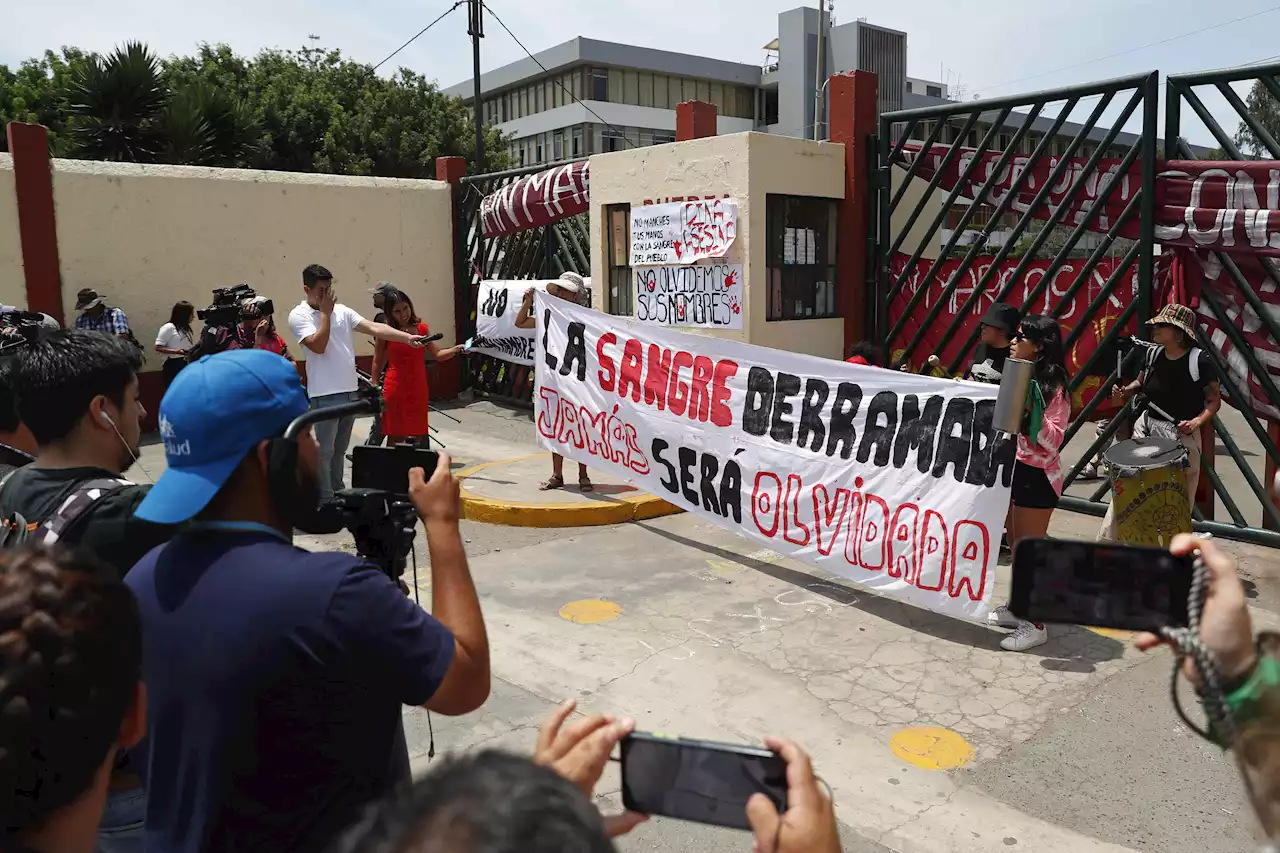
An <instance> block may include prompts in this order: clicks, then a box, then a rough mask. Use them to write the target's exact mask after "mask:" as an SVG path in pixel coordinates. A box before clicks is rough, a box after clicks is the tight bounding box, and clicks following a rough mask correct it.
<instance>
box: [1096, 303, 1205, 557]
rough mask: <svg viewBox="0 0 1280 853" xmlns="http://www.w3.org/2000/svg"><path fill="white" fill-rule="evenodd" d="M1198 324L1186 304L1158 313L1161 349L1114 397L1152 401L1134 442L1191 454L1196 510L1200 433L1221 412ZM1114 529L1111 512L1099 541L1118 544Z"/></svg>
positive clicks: (1155, 333) (1156, 336)
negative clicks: (1176, 444) (1165, 444)
mask: <svg viewBox="0 0 1280 853" xmlns="http://www.w3.org/2000/svg"><path fill="white" fill-rule="evenodd" d="M1195 322H1196V315H1195V312H1194V311H1192V310H1191V309H1190V308H1188V307H1187V306H1185V305H1176V304H1172V303H1171V304H1169V305H1166V306H1164V308H1162V309H1160V313H1159V314H1157V315H1156V316H1155V317H1153V318H1151V320H1149V321H1148V322H1147V325H1148V326H1151V327H1153V328H1152V334H1151V337H1152V340H1154V341H1155V342H1156V343H1157V344H1159V345H1160V348H1159V349H1152V350H1151V352H1150V354H1149V355H1148V356H1147V362H1146V364H1145V365H1144V367H1143V370H1142V373H1141V374H1139V376H1138V378H1137V379H1136V380H1135V381H1133V382H1130V383H1129V384H1127V385H1124V386H1121V385H1118V384H1117V385H1116V387H1115V388H1114V389H1112V392H1111V393H1113V394H1115V395H1116V396H1117V397H1122V398H1124V399H1126V400H1127V399H1129V398H1130V397H1132V396H1133V395H1135V394H1137V393H1138V392H1142V393H1143V394H1144V395H1146V397H1147V399H1148V400H1149V401H1150V402H1151V405H1150V406H1149V407H1148V408H1147V410H1146V411H1145V412H1143V413H1142V416H1141V417H1140V418H1138V420H1137V421H1136V422H1135V423H1134V425H1133V437H1134V438H1172V439H1175V440H1177V441H1180V442H1181V443H1182V446H1183V447H1185V448H1186V449H1187V455H1188V457H1189V459H1188V461H1189V462H1190V463H1191V467H1190V468H1189V469H1187V494H1188V496H1189V497H1190V499H1191V504H1192V506H1194V505H1195V502H1196V486H1197V485H1198V484H1199V482H1200V429H1201V427H1203V426H1204V425H1205V424H1207V423H1211V422H1212V420H1213V416H1214V415H1216V414H1217V413H1218V410H1219V409H1221V408H1222V389H1221V386H1220V385H1219V383H1218V373H1217V370H1216V368H1215V367H1214V364H1213V359H1212V358H1211V357H1210V356H1209V354H1208V353H1206V352H1205V351H1204V350H1202V349H1200V348H1199V347H1197V346H1196V334H1195ZM1112 506H1114V503H1113V504H1112ZM1115 527H1116V524H1115V513H1114V511H1113V509H1112V508H1111V507H1108V508H1107V515H1106V518H1104V519H1103V520H1102V529H1101V530H1100V531H1099V532H1098V538H1099V539H1104V540H1114V539H1115V538H1116V529H1115ZM1188 532H1190V531H1188Z"/></svg>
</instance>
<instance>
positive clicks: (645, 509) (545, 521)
mask: <svg viewBox="0 0 1280 853" xmlns="http://www.w3.org/2000/svg"><path fill="white" fill-rule="evenodd" d="M550 455H551V454H549V453H537V454H533V455H532V456H520V457H517V458H515V459H502V460H499V461H497V462H485V463H483V464H481V465H473V466H472V467H470V468H467V469H465V470H462V471H459V472H458V474H457V478H458V480H459V481H460V482H461V484H462V488H461V492H462V517H463V518H465V519H467V520H469V521H483V522H486V523H488V524H504V525H506V526H508V527H601V526H604V525H609V524H623V523H625V522H628V521H646V520H648V519H651V518H661V517H662V516H664V515H674V514H675V513H678V512H683V510H682V509H680V507H677V506H674V505H672V504H669V503H667V502H666V501H664V500H662V499H661V498H657V497H654V496H653V495H647V494H643V493H642V494H638V495H635V496H633V497H626V498H607V499H601V500H595V501H584V502H582V503H572V504H564V503H530V502H526V501H506V500H499V499H497V498H489V497H484V496H482V495H477V494H475V493H474V492H471V491H468V490H467V487H466V480H467V478H468V477H473V476H475V475H476V474H479V473H480V472H481V471H485V470H488V469H489V468H495V467H497V466H500V465H512V464H515V463H517V462H527V461H528V460H530V459H543V458H548V457H550Z"/></svg>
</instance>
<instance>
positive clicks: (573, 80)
mask: <svg viewBox="0 0 1280 853" xmlns="http://www.w3.org/2000/svg"><path fill="white" fill-rule="evenodd" d="M586 73H587V71H586V69H585V68H579V69H577V70H576V71H570V72H569V93H570V94H571V95H573V100H574V102H575V103H576V102H577V101H580V100H582V77H583V75H584V74H586Z"/></svg>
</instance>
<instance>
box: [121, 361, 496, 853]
mask: <svg viewBox="0 0 1280 853" xmlns="http://www.w3.org/2000/svg"><path fill="white" fill-rule="evenodd" d="M307 408H308V401H307V395H306V392H305V391H304V390H303V388H302V384H301V382H300V381H299V380H298V374H297V371H295V370H294V368H293V366H292V365H291V364H289V362H287V361H285V360H284V359H282V358H280V357H279V356H278V355H275V354H274V353H271V352H268V351H266V350H236V351H231V352H226V353H221V354H218V355H213V356H208V357H206V358H202V359H200V360H199V361H198V362H196V363H195V364H193V365H191V366H189V367H188V368H187V369H186V370H184V371H182V373H180V374H179V375H178V377H177V379H175V380H174V382H173V385H172V386H170V388H169V391H168V393H167V394H166V395H165V398H164V401H163V402H162V403H161V404H160V428H161V433H162V435H163V438H164V446H165V456H166V458H167V460H168V466H169V467H168V470H167V471H166V472H165V473H164V475H163V476H162V477H161V478H160V479H159V481H158V482H157V483H156V485H155V486H154V487H153V488H152V490H151V492H150V493H149V494H148V495H147V497H146V499H145V500H144V501H143V502H142V503H141V504H140V505H139V507H138V510H137V514H138V515H139V516H140V517H142V518H145V519H148V520H151V521H159V520H161V519H167V520H168V521H167V522H166V523H179V522H190V523H188V524H187V525H186V526H185V527H184V528H183V533H182V534H181V535H179V536H177V537H175V538H174V539H173V540H172V541H171V542H170V543H169V544H167V545H165V546H163V547H161V548H157V549H156V550H154V551H152V552H151V553H150V554H148V555H147V556H146V557H145V558H144V559H143V560H142V561H141V562H139V563H138V565H137V566H135V567H134V568H133V570H132V571H131V572H130V573H129V575H128V577H127V579H126V582H127V583H128V585H129V587H130V588H131V589H133V591H134V593H135V595H136V596H137V598H138V603H139V606H140V609H141V612H142V623H143V643H144V650H143V652H144V654H143V659H144V666H143V680H144V682H145V683H146V685H147V691H148V696H149V703H150V705H149V707H150V713H149V715H148V730H147V741H146V744H145V747H144V748H145V751H146V755H145V757H144V758H145V764H144V767H145V768H146V769H145V774H144V775H145V778H146V782H147V788H148V790H149V792H150V794H151V796H150V798H149V802H148V807H147V820H146V846H147V849H150V850H163V851H166V853H181V851H191V853H196V851H200V852H201V853H216V851H256V850H262V851H268V850H269V851H281V852H282V853H284V851H294V850H297V851H303V850H307V851H311V850H319V849H322V848H323V847H325V846H326V844H327V843H328V842H329V841H330V839H332V838H333V837H334V836H336V834H337V833H338V832H339V831H340V830H341V829H342V828H344V827H345V826H347V825H348V824H350V823H351V822H353V821H354V820H355V819H356V818H357V817H358V816H359V815H360V813H361V810H362V809H363V807H364V806H365V805H366V804H367V803H369V802H370V801H373V800H376V799H378V798H380V797H383V796H385V795H387V794H389V793H390V792H391V791H392V790H394V789H395V788H397V787H398V786H399V785H401V784H403V783H406V782H408V781H409V759H408V750H407V748H406V745H405V738H404V729H403V725H402V722H401V712H402V705H419V706H425V707H427V708H428V709H429V710H432V711H437V712H439V713H442V714H446V715H457V714H465V713H468V712H470V711H473V710H475V709H476V708H478V707H479V706H480V705H481V704H483V703H484V701H485V699H486V698H487V697H488V694H489V647H488V640H487V638H486V636H485V629H484V620H483V617H482V616H481V613H480V604H479V601H478V600H477V597H476V592H475V586H474V584H473V583H472V581H471V575H470V572H469V570H468V568H467V559H466V554H465V552H464V551H463V547H462V538H461V535H460V533H459V531H458V515H459V497H458V484H457V481H455V480H454V479H453V476H452V475H451V474H450V469H449V458H448V456H446V455H443V454H442V455H441V457H440V464H439V466H438V467H437V469H436V471H435V472H434V474H433V475H432V477H431V479H430V481H427V480H426V479H425V475H424V473H423V471H422V470H421V469H415V470H414V471H413V472H412V474H411V475H410V478H409V494H410V498H411V499H412V501H413V503H414V506H415V507H416V509H417V511H418V515H419V517H420V518H421V519H422V521H423V523H424V525H425V527H426V531H427V544H428V546H429V548H430V551H431V558H432V561H431V565H432V581H433V584H432V611H433V614H434V615H429V614H427V613H426V612H425V611H423V610H422V608H420V607H418V606H417V605H416V604H414V603H413V601H411V600H409V599H408V598H406V597H405V596H404V594H403V593H401V592H400V589H399V588H398V587H397V585H396V583H395V581H393V580H392V579H391V578H389V577H388V576H387V575H385V574H384V573H383V572H381V571H380V570H378V569H377V568H375V567H374V566H372V565H370V564H368V563H365V562H363V561H362V560H361V559H360V558H358V557H354V556H351V555H349V554H344V553H325V554H318V553H311V552H308V551H304V550H303V549H301V548H297V547H295V546H294V545H293V544H292V542H291V537H292V533H293V525H292V524H291V523H290V520H291V519H292V518H298V517H300V516H299V510H300V509H303V510H305V509H308V508H312V507H314V506H315V499H316V496H317V494H318V492H319V489H318V485H319V477H318V474H319V448H318V445H317V442H316V439H315V437H314V435H313V434H312V433H311V430H310V429H308V430H306V431H305V432H304V433H303V434H302V435H301V436H300V437H299V438H298V440H297V448H296V464H293V465H282V464H280V460H281V458H284V459H286V460H287V459H289V456H290V453H291V452H292V448H289V447H288V445H287V443H286V439H284V438H283V435H284V432H285V429H286V427H288V425H289V424H290V423H291V422H292V421H293V420H294V419H295V418H297V417H298V416H299V415H301V414H302V413H304V412H306V411H307ZM282 453H284V456H283V457H281V456H280V454H282ZM273 463H274V464H273Z"/></svg>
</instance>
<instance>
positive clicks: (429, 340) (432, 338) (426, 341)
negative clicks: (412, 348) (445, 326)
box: [422, 332, 444, 344]
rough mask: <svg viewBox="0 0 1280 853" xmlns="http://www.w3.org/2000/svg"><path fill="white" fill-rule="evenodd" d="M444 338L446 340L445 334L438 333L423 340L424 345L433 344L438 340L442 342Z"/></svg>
mask: <svg viewBox="0 0 1280 853" xmlns="http://www.w3.org/2000/svg"><path fill="white" fill-rule="evenodd" d="M443 338H444V335H443V334H441V333H440V332H436V333H435V334H434V335H427V336H426V337H425V338H423V339H422V342H423V343H424V344H433V343H435V342H436V341H438V340H442V339H443Z"/></svg>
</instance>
